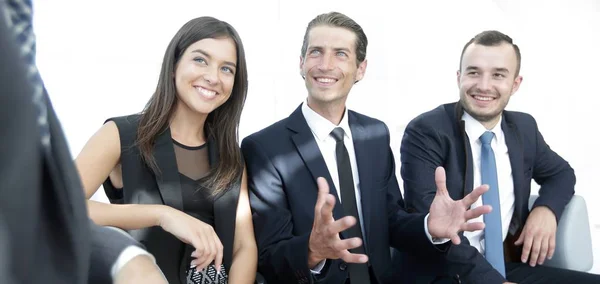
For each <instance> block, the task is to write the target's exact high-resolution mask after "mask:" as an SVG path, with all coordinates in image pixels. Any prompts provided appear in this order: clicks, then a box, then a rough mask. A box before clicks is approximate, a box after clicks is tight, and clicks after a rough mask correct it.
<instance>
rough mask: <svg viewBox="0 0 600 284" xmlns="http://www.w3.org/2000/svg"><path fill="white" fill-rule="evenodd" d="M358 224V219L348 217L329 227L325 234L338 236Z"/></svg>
mask: <svg viewBox="0 0 600 284" xmlns="http://www.w3.org/2000/svg"><path fill="white" fill-rule="evenodd" d="M355 224H356V218H354V217H352V216H346V217H344V218H341V219H339V220H336V221H334V222H332V223H330V224H328V225H327V228H326V229H325V233H326V234H327V235H328V236H334V235H335V236H337V235H338V234H339V233H340V232H342V231H344V230H346V229H348V228H350V227H352V226H354V225H355Z"/></svg>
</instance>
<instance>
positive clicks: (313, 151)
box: [287, 105, 344, 220]
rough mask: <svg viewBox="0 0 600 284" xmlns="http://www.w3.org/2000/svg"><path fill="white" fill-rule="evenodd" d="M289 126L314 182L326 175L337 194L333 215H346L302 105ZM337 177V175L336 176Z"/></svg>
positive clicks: (331, 187) (293, 114)
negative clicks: (303, 112)
mask: <svg viewBox="0 0 600 284" xmlns="http://www.w3.org/2000/svg"><path fill="white" fill-rule="evenodd" d="M287 127H288V128H289V129H290V130H292V131H293V132H295V133H294V134H292V135H291V138H292V141H293V142H294V145H295V146H296V149H297V150H298V154H299V155H300V157H301V158H302V160H303V161H304V164H305V165H306V167H307V168H308V170H309V172H310V173H311V175H312V177H313V180H314V182H315V183H316V181H317V178H318V177H324V178H325V179H327V183H328V184H329V192H330V193H331V194H333V195H334V196H335V200H336V202H335V207H333V217H334V218H335V219H336V220H337V219H339V218H342V217H344V212H343V209H342V204H341V203H340V197H339V196H338V194H337V190H336V188H335V185H334V184H333V180H332V179H331V175H330V174H329V170H328V169H327V164H325V160H324V159H323V155H322V154H321V150H319V146H318V145H317V141H315V137H314V136H313V134H312V132H311V131H310V127H308V124H307V123H306V119H305V118H304V115H303V114H302V105H301V106H299V107H298V108H297V109H296V110H295V111H294V112H293V113H292V114H291V115H290V117H289V118H288V124H287ZM336 178H337V177H336Z"/></svg>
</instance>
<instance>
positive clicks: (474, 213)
mask: <svg viewBox="0 0 600 284" xmlns="http://www.w3.org/2000/svg"><path fill="white" fill-rule="evenodd" d="M490 212H492V206H489V205H483V206H478V207H476V208H473V209H469V210H467V211H466V212H465V220H466V221H469V220H471V219H475V218H477V217H479V216H481V215H483V214H487V213H490Z"/></svg>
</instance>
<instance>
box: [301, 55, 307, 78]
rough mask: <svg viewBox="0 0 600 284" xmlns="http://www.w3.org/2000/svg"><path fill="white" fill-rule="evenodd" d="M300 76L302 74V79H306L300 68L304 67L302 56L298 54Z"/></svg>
mask: <svg viewBox="0 0 600 284" xmlns="http://www.w3.org/2000/svg"><path fill="white" fill-rule="evenodd" d="M299 67H300V76H302V79H306V74H304V71H303V70H302V68H303V67H304V58H303V57H302V56H300V64H299Z"/></svg>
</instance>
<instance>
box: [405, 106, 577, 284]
mask: <svg viewBox="0 0 600 284" xmlns="http://www.w3.org/2000/svg"><path fill="white" fill-rule="evenodd" d="M463 112H464V110H463V109H462V107H461V106H460V104H458V103H451V104H445V105H441V106H439V107H437V108H435V109H433V110H431V111H429V112H426V113H424V114H421V115H420V116H418V117H416V118H415V119H413V120H412V121H411V122H410V123H409V124H408V126H407V127H406V131H405V133H404V137H403V139H402V144H401V147H400V159H401V162H402V167H401V174H402V179H403V181H404V195H405V200H406V206H407V209H408V210H410V211H417V212H427V211H428V210H429V206H430V205H431V202H432V201H433V198H434V196H435V191H436V187H435V181H434V179H433V176H434V171H435V168H436V167H438V166H443V167H444V168H445V170H446V183H447V187H448V191H449V193H450V196H451V197H452V198H453V199H461V198H463V197H464V196H465V195H466V194H468V193H469V192H471V191H472V190H473V158H472V154H471V146H470V144H469V138H468V137H467V134H466V132H465V129H464V121H463V120H462V119H461V118H462V115H463ZM501 127H502V131H503V132H504V135H505V140H506V145H507V147H508V154H509V157H510V165H511V168H512V177H513V182H514V192H515V212H514V215H513V218H512V220H511V224H510V229H509V237H507V240H508V239H513V238H514V237H518V233H519V232H520V230H521V229H522V228H523V226H524V225H525V221H526V220H527V217H528V216H529V210H528V202H529V196H530V191H531V180H532V179H534V180H535V181H536V182H537V183H538V184H540V185H541V188H540V191H539V198H538V199H537V200H536V202H535V204H534V205H533V206H534V207H537V206H547V207H548V208H550V210H552V211H553V212H554V214H555V215H556V219H557V221H558V220H559V219H560V216H561V214H562V212H563V210H564V208H565V206H566V205H567V203H568V202H569V201H570V200H571V197H572V196H573V194H574V193H575V190H574V187H575V174H574V171H573V169H572V168H571V167H570V166H569V164H568V163H567V162H566V161H565V160H564V159H563V158H561V157H560V156H559V155H558V154H556V153H555V152H554V151H552V150H551V149H550V147H549V146H548V145H547V144H546V142H545V141H544V138H543V137H542V134H541V133H540V131H539V130H538V127H537V124H536V121H535V119H534V118H533V117H532V116H531V115H529V114H526V113H521V112H514V111H504V112H503V114H502V123H501ZM514 240H516V239H514ZM514 240H513V241H512V242H514ZM512 242H510V244H509V241H506V242H505V247H506V249H505V251H506V253H507V256H508V255H509V254H510V255H513V256H520V251H519V250H518V248H515V247H513V246H511V244H512ZM445 257H446V258H447V261H448V262H447V265H446V269H447V271H448V273H451V274H458V275H459V276H460V277H461V278H463V279H466V280H467V281H468V282H469V283H496V282H498V283H500V282H502V281H504V279H503V278H502V276H501V275H500V274H499V273H498V272H497V271H496V270H494V269H493V268H492V267H491V265H490V264H489V263H488V262H487V261H486V260H485V258H484V257H483V256H482V255H481V254H480V253H479V252H478V251H477V250H476V249H475V248H474V247H472V246H470V245H469V242H468V240H467V239H466V238H465V237H462V243H461V245H459V246H451V247H450V249H449V251H448V254H447V255H446V256H445ZM490 281H492V282H490Z"/></svg>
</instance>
